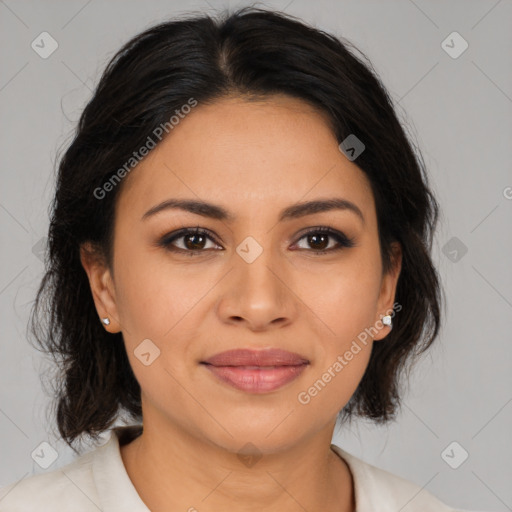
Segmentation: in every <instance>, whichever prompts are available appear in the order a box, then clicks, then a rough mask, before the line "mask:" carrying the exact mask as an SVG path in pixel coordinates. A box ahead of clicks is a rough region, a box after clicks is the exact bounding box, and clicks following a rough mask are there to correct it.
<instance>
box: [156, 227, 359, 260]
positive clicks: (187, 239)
mask: <svg viewBox="0 0 512 512" xmlns="http://www.w3.org/2000/svg"><path fill="white" fill-rule="evenodd" d="M302 239H306V243H308V244H309V245H310V246H312V247H313V250H312V251H309V252H313V253H314V254H326V253H328V252H333V251H338V250H340V249H342V248H344V247H353V246H354V245H355V243H354V240H353V239H351V238H348V237H347V236H346V235H345V234H344V233H342V232H340V231H337V230H335V229H332V228H329V227H326V226H320V227H316V228H310V229H309V230H308V231H307V232H306V233H305V234H303V235H302V236H301V237H300V238H299V241H300V240H302ZM329 239H331V240H334V241H336V242H337V245H335V246H334V247H332V246H330V245H331V244H330V243H329V242H330V240H329ZM178 241H179V242H180V243H179V244H178V243H176V242H178ZM208 241H210V242H213V247H207V244H208ZM158 245H159V246H161V247H164V248H165V249H167V250H169V251H172V252H181V253H186V254H188V255H189V256H194V255H196V254H199V253H201V252H206V250H207V249H210V250H211V249H212V248H213V249H215V247H219V244H218V243H217V242H216V241H215V238H214V237H213V236H212V235H211V234H210V232H209V231H208V230H206V229H203V228H200V227H197V228H194V229H191V228H184V229H180V230H179V231H176V232H174V233H170V234H168V235H165V236H164V237H163V238H162V239H161V240H160V241H159V242H158ZM179 245H181V247H180V246H179ZM306 249H307V248H306ZM220 250H222V249H220Z"/></svg>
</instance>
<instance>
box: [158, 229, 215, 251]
mask: <svg viewBox="0 0 512 512" xmlns="http://www.w3.org/2000/svg"><path fill="white" fill-rule="evenodd" d="M208 240H209V241H212V242H214V245H218V244H216V242H215V240H214V238H213V237H212V236H211V234H210V232H209V231H208V230H206V229H203V228H200V227H197V228H195V229H190V228H186V229H180V230H179V231H176V232H175V233H171V234H170V235H166V236H164V237H163V238H162V239H161V240H160V242H159V243H158V245H160V246H162V247H164V248H166V249H168V250H169V251H173V252H182V253H189V254H188V255H189V256H194V255H195V254H197V253H200V252H204V251H205V250H206V249H211V247H206V246H205V245H206V244H207V242H208ZM176 241H180V242H181V241H182V242H181V244H182V246H181V247H179V246H178V247H177V246H176V245H177V244H176V245H175V242H176Z"/></svg>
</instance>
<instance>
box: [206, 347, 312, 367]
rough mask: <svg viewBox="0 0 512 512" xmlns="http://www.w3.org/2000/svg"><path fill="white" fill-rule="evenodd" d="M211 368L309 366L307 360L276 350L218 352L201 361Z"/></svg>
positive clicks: (298, 355)
mask: <svg viewBox="0 0 512 512" xmlns="http://www.w3.org/2000/svg"><path fill="white" fill-rule="evenodd" d="M201 364H210V365H212V366H256V367H259V366H298V365H302V364H309V360H308V359H307V358H305V357H304V356H301V355H300V354H296V353H295V352H288V351H287V350H281V349H277V348H269V349H260V350H254V349H235V350H227V351H225V352H220V353H218V354H215V355H214V356H212V357H210V358H208V359H206V360H205V361H201Z"/></svg>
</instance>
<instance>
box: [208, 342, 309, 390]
mask: <svg viewBox="0 0 512 512" xmlns="http://www.w3.org/2000/svg"><path fill="white" fill-rule="evenodd" d="M200 363H201V364H202V365H204V366H205V368H206V369H208V370H209V371H210V372H211V373H212V374H213V375H214V376H215V377H216V378H218V379H219V380H221V381H222V382H224V383H227V384H228V385H230V386H231V387H234V388H236V389H238V390H240V391H245V392H248V393H268V392H271V391H275V390H276V389H279V388H281V387H282V386H284V385H285V384H287V383H289V382H291V381H293V380H295V379H296V378H298V377H299V375H301V374H302V372H303V371H304V370H305V369H306V367H307V366H308V365H309V364H310V361H309V360H308V359H306V358H305V357H303V356H301V355H300V354H296V353H293V352H288V351H284V350H279V349H266V350H257V351H256V350H250V349H239V350H229V351H227V352H222V353H220V354H216V355H215V356H213V357H211V358H209V359H207V360H206V361H201V362H200Z"/></svg>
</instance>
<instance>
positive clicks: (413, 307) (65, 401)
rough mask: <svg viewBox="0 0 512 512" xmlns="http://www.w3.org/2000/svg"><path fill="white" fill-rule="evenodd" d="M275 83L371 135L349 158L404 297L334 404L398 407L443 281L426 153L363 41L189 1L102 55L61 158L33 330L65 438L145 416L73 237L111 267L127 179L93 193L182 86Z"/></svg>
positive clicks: (434, 320)
mask: <svg viewBox="0 0 512 512" xmlns="http://www.w3.org/2000/svg"><path fill="white" fill-rule="evenodd" d="M357 53H359V54H360V56H358V55H357ZM274 94H285V95H289V96H292V97H295V98H298V99H301V100H303V101H305V102H307V103H308V104H310V105H312V106H313V107H315V108H316V109H317V110H318V111H319V112H321V113H323V114H324V117H325V118H326V119H327V120H328V122H329V124H330V127H331V129H332V131H333V133H334V134H335V135H336V138H337V140H338V141H339V142H341V141H343V140H344V139H345V138H346V137H347V136H348V135H350V134H356V136H357V137H358V138H359V139H360V140H362V141H363V142H364V144H365V146H366V149H365V151H363V153H361V154H360V156H359V157H358V158H357V166H358V167H359V168H360V169H361V171H362V172H364V173H365V175H366V176H367V178H368V179H369V181H370V183H371V188H372V191H373V194H374V199H375V204H376V212H377V220H378V232H379V241H380V248H381V255H382V262H383V269H384V271H385V272H387V271H389V270H390V269H391V264H392V243H393V242H399V243H400V244H401V247H402V251H403V256H402V269H401V273H400V277H399V280H398V283H397V290H396V295H395V300H396V302H398V303H399V304H400V305H401V306H402V308H403V309H402V312H401V313H400V314H397V315H396V316H395V318H394V325H393V330H392V331H391V332H390V333H389V335H388V336H387V338H386V342H385V343H374V345H373V349H372V353H371V357H370V361H369V364H368V367H367V369H366V372H365V374H364V376H363V378H362V380H361V382H360V383H359V386H358V388H357V390H356V391H355V393H354V394H353V396H352V397H351V399H350V401H349V402H348V404H347V405H346V406H345V407H344V409H343V410H342V411H341V412H340V417H341V418H342V419H344V420H346V419H349V418H351V417H352V416H361V417H367V418H370V419H372V420H374V421H375V422H386V421H389V420H391V419H392V418H393V417H394V416H395V415H396V410H397V408H398V407H399V405H400V395H401V383H402V377H403V376H404V373H406V371H408V370H409V369H410V366H411V364H412V363H413V361H414V360H415V359H416V356H418V355H419V354H421V353H422V352H424V351H425V350H426V349H427V348H429V346H430V345H431V344H432V342H433V340H434V338H435V337H436V336H437V334H438V331H439V328H440V306H441V292H442V289H441V288H440V282H439V278H438V274H437V271H436V269H435V267H434V265H433V263H432V260H431V257H430V251H431V246H432V238H433V234H434V230H435V226H436V222H437V218H438V210H439V206H438V203H437V201H436V199H435V196H434V194H433V193H432V191H431V189H430V188H429V185H428V178H427V173H426V170H425V164H424V161H423V158H422V156H421V153H420V151H419V149H418V148H417V146H416V145H413V143H412V142H411V141H410V140H409V138H408V136H407V135H406V133H405V131H404V128H403V127H402V125H401V123H400V121H399V120H398V117H397V114H396V112H395V108H394V106H393V102H392V100H391V99H390V96H389V95H388V93H387V91H386V89H385V88H384V86H383V85H382V83H381V81H380V79H379V77H378V75H377V73H376V72H375V70H374V68H373V66H372V64H371V63H370V61H369V59H368V58H367V57H366V56H365V55H364V54H363V53H362V52H360V51H359V50H357V49H356V48H355V47H354V46H353V45H352V44H351V43H349V42H348V41H346V40H342V39H341V38H338V37H335V36H333V35H330V34H328V33H326V32H323V31H321V30H319V29H316V28H313V27H311V26H308V25H306V24H305V23H303V22H302V21H301V20H299V19H297V18H294V17H292V16H290V15H285V14H284V13H281V12H276V11H273V10H266V9H258V8H255V7H245V8H242V9H238V10H236V11H234V12H232V13H229V12H227V13H226V12H225V13H224V14H222V15H221V16H219V17H217V18H212V17H210V16H209V15H206V14H190V13H189V14H187V15H186V16H185V17H182V18H174V19H172V20H169V21H166V22H164V23H161V24H158V25H155V26H152V27H150V28H149V29H147V30H145V31H144V32H142V33H140V34H138V35H136V36H135V37H133V38H132V39H131V40H130V41H128V42H127V43H126V44H125V45H124V46H123V47H122V48H121V49H120V50H119V51H118V52H117V53H116V54H115V55H114V56H113V57H112V59H111V60H110V62H109V63H108V65H107V66H106V68H105V70H104V72H103V74H102V76H101V78H100V80H99V83H98V85H97V87H96V89H95V90H94V93H93V95H92V98H91V99H90V101H89V102H88V103H87V105H86V107H85V108H84V110H83V112H82V113H81V117H80V120H79V122H78V125H77V127H76V131H75V132H74V136H73V139H72V141H71V143H70V144H69V146H68V147H67V149H66V151H65V152H64V154H63V155H62V158H60V159H59V162H58V173H57V179H56V191H55V196H54V198H53V201H52V204H51V205H50V209H51V215H50V225H49V234H48V248H47V253H46V258H45V274H44V277H43V279H42V281H41V283H40V286H39V289H38V291H37V296H36V299H35V302H34V305H33V309H32V311H31V318H30V330H31V334H32V335H33V336H34V339H35V341H36V348H37V349H38V350H39V349H40V350H42V351H44V352H45V353H47V354H49V355H50V356H51V359H52V363H56V366H55V365H54V367H55V368H57V370H58V371H57V372H56V375H55V377H54V378H53V379H52V385H53V394H54V396H53V398H54V401H53V406H54V408H53V410H52V416H53V419H56V422H57V426H58V429H59V433H60V436H61V437H62V438H63V439H64V440H65V441H66V443H67V444H68V445H69V446H70V447H71V448H73V449H74V447H73V442H74V441H75V440H76V439H81V438H82V436H83V435H88V436H89V437H91V438H94V439H96V438H97V437H98V436H99V434H101V433H102V432H103V431H105V430H107V429H108V428H110V427H111V426H112V425H113V423H114V422H115V421H116V419H118V417H119V415H120V414H121V413H123V414H125V413H126V414H127V415H128V417H129V418H130V420H136V421H138V422H141V421H142V408H141V396H140V394H141V390H140V386H139V383H138V382H137V380H136V378H135V376H134V374H133V372H132V369H131V367H130V364H129V360H128V357H127V354H126V351H125V347H124V343H123V338H122V333H116V334H111V333H108V332H106V331H105V330H104V328H103V326H102V325H101V322H100V321H99V320H98V315H97V312H96V309H95V305H94V302H93V298H92V294H91V289H90V285H89V282H88V278H87V274H86V272H85V270H84V268H83V267H82V265H81V261H80V246H81V244H83V243H84V242H90V243H91V244H93V246H94V247H95V248H96V249H97V251H98V254H100V255H102V256H103V257H104V258H105V261H107V262H108V264H109V265H110V266H111V264H112V245H113V244H112V242H113V240H112V237H113V221H114V208H115V204H116V198H117V197H118V195H119V194H120V192H121V190H122V183H121V185H120V186H117V187H114V188H113V190H112V191H111V192H109V193H108V194H106V195H105V197H104V198H102V199H101V200H99V199H98V198H97V196H96V195H95V193H94V191H95V190H97V188H98V187H101V186H102V185H103V184H104V183H106V182H107V181H109V180H110V179H111V178H112V176H113V175H114V174H115V173H116V172H117V171H118V170H119V168H120V167H121V166H122V165H123V163H124V162H126V161H128V160H129V159H130V157H131V156H132V152H133V151H134V150H136V149H137V148H140V147H141V146H143V145H144V144H145V142H146V140H147V138H148V136H149V135H150V134H151V133H152V132H153V130H154V129H155V128H156V127H158V126H160V125H162V124H165V123H166V122H167V121H168V119H169V117H170V116H171V115H172V114H173V113H174V112H175V111H176V110H177V109H180V107H181V106H182V105H184V104H186V103H187V101H188V100H189V98H191V97H193V98H195V99H196V100H197V101H198V103H199V104H207V103H210V104H211V103H214V102H215V101H216V100H218V99H220V98H223V97H228V96H233V95H235V96H240V97H245V98H248V99H249V98H265V97H270V96H271V95H274ZM171 136H172V135H171ZM75 451H76V450H75Z"/></svg>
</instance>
